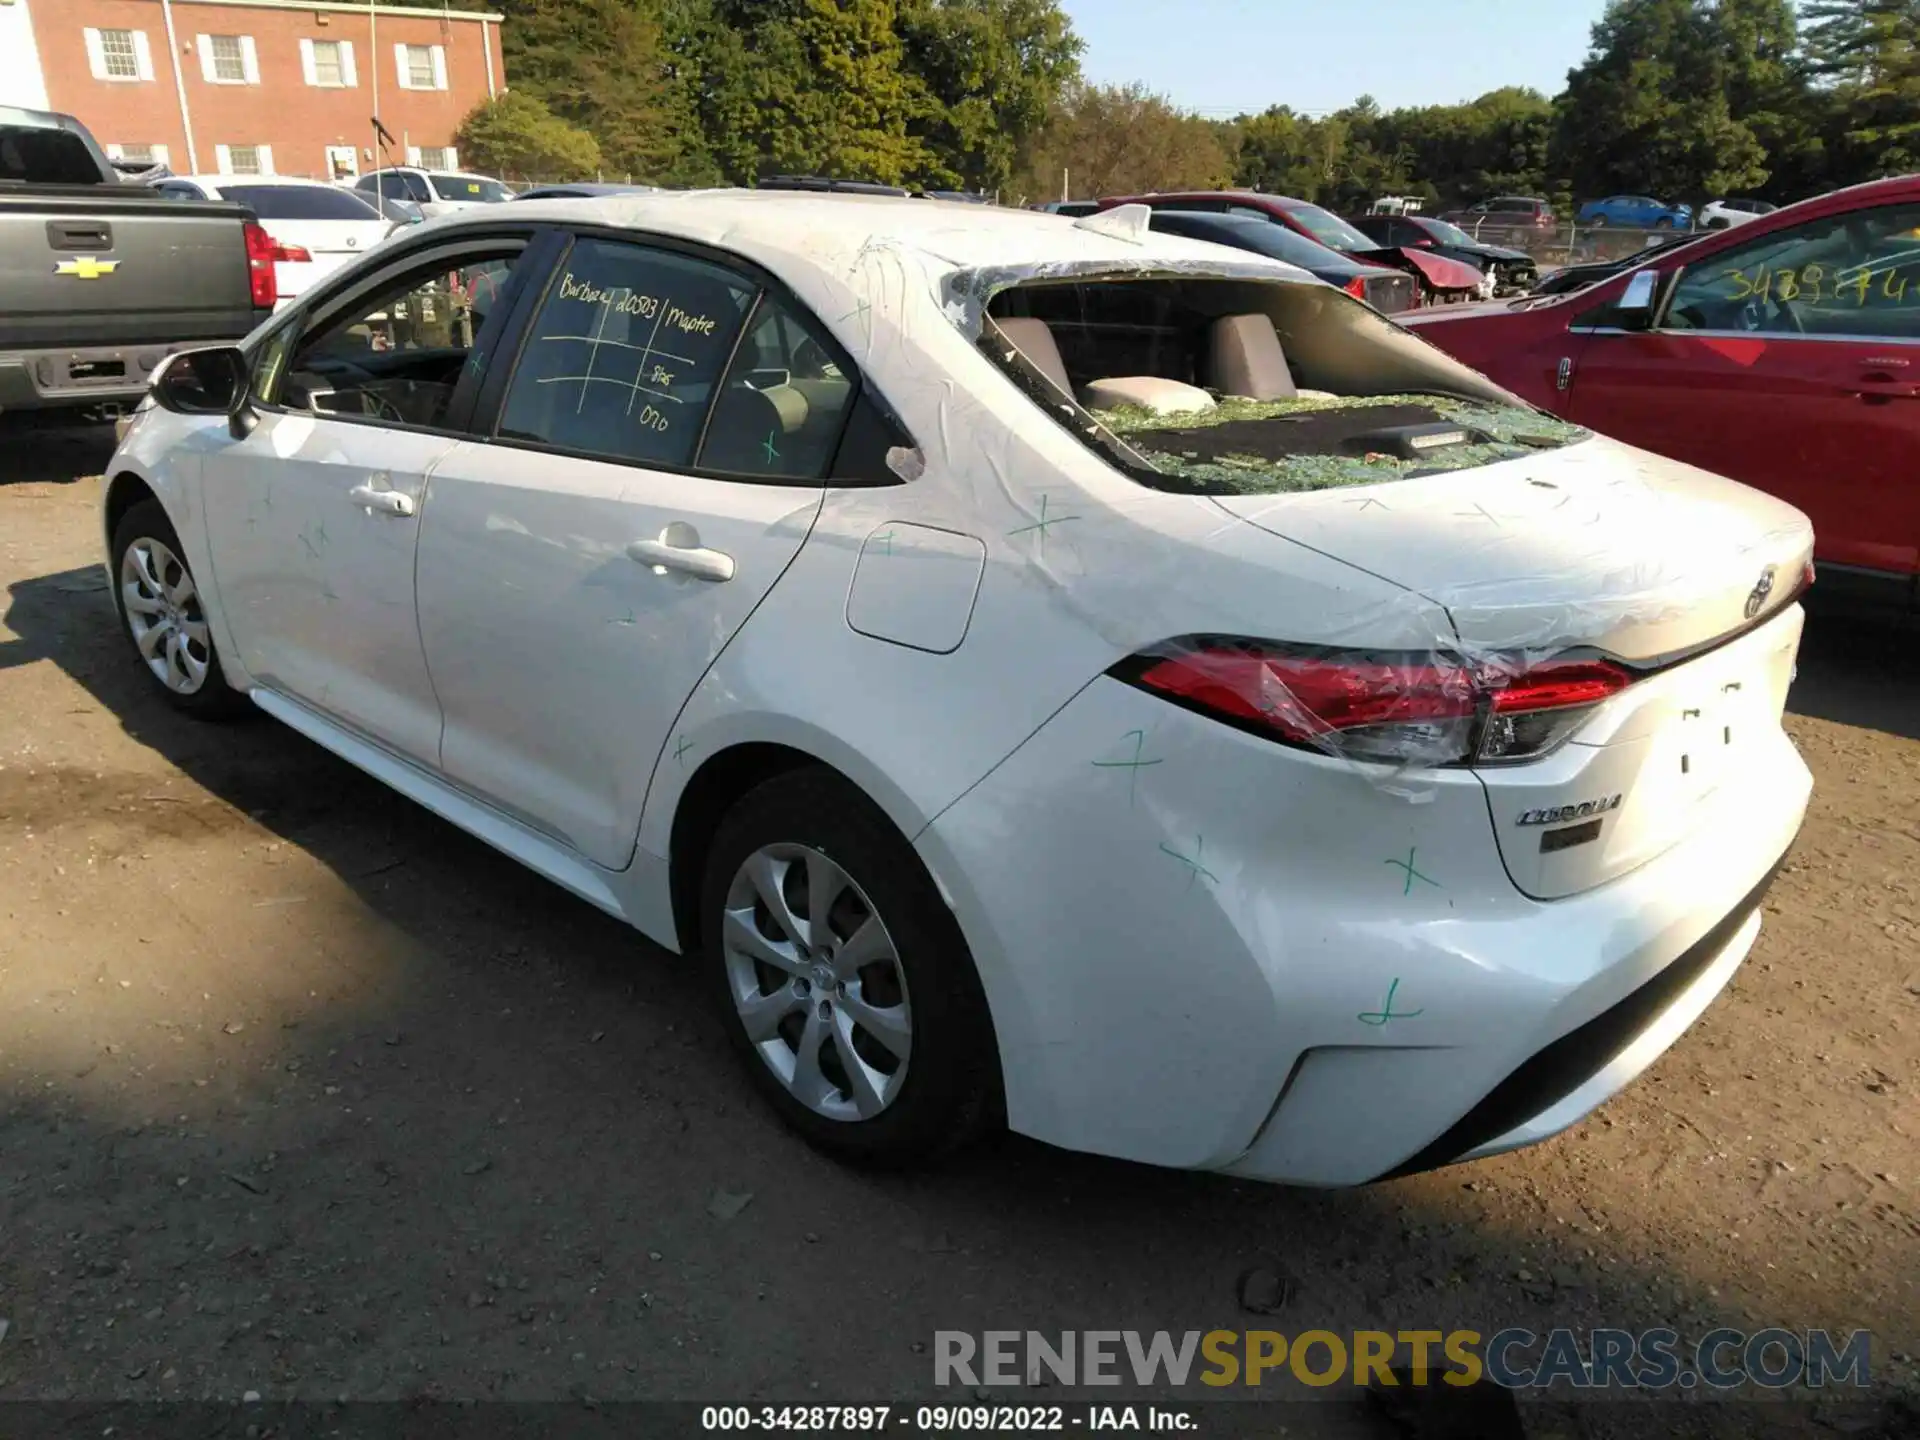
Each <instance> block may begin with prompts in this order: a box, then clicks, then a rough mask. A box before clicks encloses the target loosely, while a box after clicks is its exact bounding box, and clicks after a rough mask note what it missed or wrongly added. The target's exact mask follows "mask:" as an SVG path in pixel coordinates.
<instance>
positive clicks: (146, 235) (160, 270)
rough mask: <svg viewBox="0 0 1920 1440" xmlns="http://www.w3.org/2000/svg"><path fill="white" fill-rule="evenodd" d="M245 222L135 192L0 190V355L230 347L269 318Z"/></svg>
mask: <svg viewBox="0 0 1920 1440" xmlns="http://www.w3.org/2000/svg"><path fill="white" fill-rule="evenodd" d="M248 218H249V215H248V212H247V211H246V210H244V209H243V208H241V207H240V206H238V205H211V204H208V205H200V204H196V205H189V204H185V203H182V202H180V201H177V200H167V199H164V198H162V197H161V196H159V195H156V194H154V193H153V192H151V191H148V190H145V189H143V188H140V187H135V186H127V187H126V188H125V190H117V189H115V188H114V187H112V186H104V185H101V186H53V185H42V186H27V185H0V350H33V349H45V348H50V347H62V348H66V347H74V348H78V347H87V346H120V345H140V344H162V345H164V344H177V343H179V342H182V341H199V340H205V341H209V342H211V341H219V340H237V339H239V338H240V337H241V336H243V335H245V334H246V333H247V332H248V331H250V330H252V329H253V327H254V325H255V324H256V323H257V322H258V321H259V320H260V319H261V318H264V315H265V314H266V313H267V312H265V311H256V310H255V309H254V306H253V291H252V284H251V281H250V278H249V272H248V264H247V250H246V233H245V228H244V222H245V221H246V220H247V219H248Z"/></svg>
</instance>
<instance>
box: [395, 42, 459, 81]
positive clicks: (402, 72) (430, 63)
mask: <svg viewBox="0 0 1920 1440" xmlns="http://www.w3.org/2000/svg"><path fill="white" fill-rule="evenodd" d="M393 56H394V63H395V67H396V69H398V71H399V77H400V88H401V89H402V90H444V89H446V88H447V52H446V51H445V50H444V49H443V48H441V47H440V46H438V45H396V46H394V47H393Z"/></svg>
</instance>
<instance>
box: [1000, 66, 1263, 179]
mask: <svg viewBox="0 0 1920 1440" xmlns="http://www.w3.org/2000/svg"><path fill="white" fill-rule="evenodd" d="M1232 179H1233V156H1232V154H1231V152H1230V151H1229V149H1228V148H1227V146H1226V145H1225V144H1223V143H1222V141H1221V137H1220V135H1219V134H1218V133H1217V132H1216V131H1215V129H1214V127H1213V126H1211V125H1209V124H1208V123H1207V122H1206V121H1205V120H1202V119H1201V118H1200V117H1199V116H1197V115H1192V114H1189V113H1187V112H1186V111H1183V110H1179V109H1177V108H1175V107H1174V106H1173V105H1170V104H1169V103H1168V102H1167V101H1166V100H1165V99H1164V98H1163V97H1161V96H1159V95H1155V94H1153V93H1152V92H1150V91H1149V90H1147V89H1146V87H1145V86H1142V85H1087V84H1076V85H1072V86H1069V87H1068V88H1067V91H1066V93H1065V94H1064V95H1063V96H1062V97H1061V101H1060V103H1059V105H1058V106H1056V107H1055V109H1054V113H1053V116H1052V118H1051V119H1050V120H1049V121H1048V122H1047V125H1046V128H1045V129H1044V130H1043V131H1042V133H1041V135H1040V138H1039V140H1038V142H1037V143H1036V144H1035V145H1034V149H1033V154H1032V156H1031V157H1030V159H1029V160H1028V163H1027V167H1026V169H1025V171H1024V172H1023V173H1022V177H1021V179H1020V180H1019V181H1018V183H1017V185H1016V189H1017V190H1018V191H1019V192H1020V193H1021V195H1022V196H1023V197H1026V198H1033V199H1040V200H1052V199H1055V198H1058V197H1059V195H1060V192H1061V189H1062V186H1063V184H1064V185H1066V186H1069V187H1070V188H1071V190H1072V192H1073V195H1075V196H1083V197H1084V196H1096V197H1097V196H1103V195H1130V194H1138V193H1140V192H1141V191H1145V190H1208V189H1214V188H1217V187H1219V186H1222V185H1226V184H1229V183H1231V181H1232Z"/></svg>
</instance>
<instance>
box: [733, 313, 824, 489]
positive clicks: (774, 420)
mask: <svg viewBox="0 0 1920 1440" xmlns="http://www.w3.org/2000/svg"><path fill="white" fill-rule="evenodd" d="M854 388H855V386H854V376H853V375H852V373H851V372H850V371H849V370H848V369H847V368H846V367H845V366H844V365H843V363H842V361H841V360H840V358H839V355H838V354H837V352H836V351H835V350H834V349H833V348H832V347H831V346H830V345H829V344H828V342H827V341H826V339H825V337H824V335H823V333H822V332H821V330H820V329H819V327H818V326H817V325H815V324H814V323H813V321H812V319H811V317H808V316H806V315H804V314H803V312H802V311H800V310H799V309H798V308H797V307H795V306H793V305H792V304H790V303H788V302H786V301H783V300H780V299H777V298H775V297H774V296H773V295H771V294H766V295H762V297H761V300H760V304H759V306H758V308H756V309H755V310H754V312H753V319H752V320H751V321H750V322H749V323H748V325H747V332H746V334H745V335H744V336H743V337H742V338H741V341H740V345H739V348H738V349H737V350H736V351H735V352H734V357H733V364H732V365H731V366H730V367H729V368H728V370H727V377H726V380H725V381H724V382H723V383H722V385H721V387H720V399H719V401H718V402H717V403H716V404H715V405H714V409H713V418H712V419H711V420H709V421H708V422H707V434H706V439H705V441H704V442H703V443H702V444H701V447H700V459H699V465H700V468H701V469H703V470H723V471H727V472H730V473H733V474H738V475H766V476H778V477H784V478H788V479H795V480H818V479H820V478H821V477H823V476H824V475H825V474H826V473H827V468H828V467H829V466H830V465H831V464H832V463H833V454H834V449H835V447H836V446H837V445H838V444H839V442H840V432H841V430H842V429H844V428H845V425H846V419H847V412H848V410H849V409H851V408H852V405H853V395H854Z"/></svg>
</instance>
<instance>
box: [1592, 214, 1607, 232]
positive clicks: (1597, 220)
mask: <svg viewBox="0 0 1920 1440" xmlns="http://www.w3.org/2000/svg"><path fill="white" fill-rule="evenodd" d="M1589 223H1590V224H1591V225H1592V226H1593V228H1594V229H1596V230H1604V229H1606V228H1607V224H1608V221H1607V217H1606V216H1604V215H1596V216H1594V217H1593V219H1592V220H1591V221H1590V222H1589Z"/></svg>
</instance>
